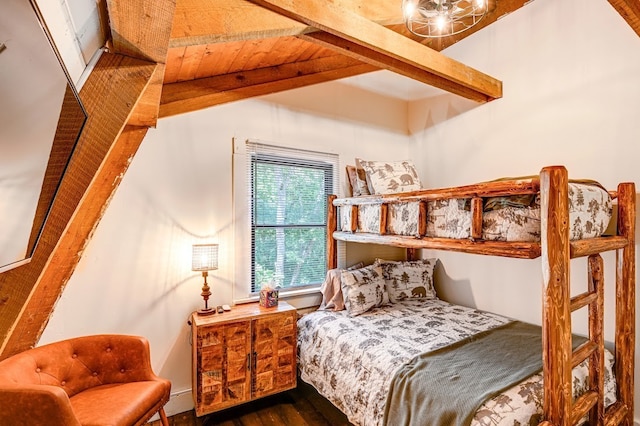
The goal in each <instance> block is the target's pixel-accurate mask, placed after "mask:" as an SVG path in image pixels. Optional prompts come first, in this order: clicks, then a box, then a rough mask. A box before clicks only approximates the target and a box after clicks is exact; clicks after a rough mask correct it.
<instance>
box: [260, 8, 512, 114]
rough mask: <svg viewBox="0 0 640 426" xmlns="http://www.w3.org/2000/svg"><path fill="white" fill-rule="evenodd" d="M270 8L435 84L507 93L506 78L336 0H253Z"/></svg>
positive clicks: (469, 93)
mask: <svg viewBox="0 0 640 426" xmlns="http://www.w3.org/2000/svg"><path fill="white" fill-rule="evenodd" d="M252 1H253V2H254V3H256V4H259V5H260V6H264V7H266V8H268V9H269V10H272V11H274V12H277V13H279V14H281V15H283V16H287V17H289V18H292V19H295V20H297V21H299V22H303V23H305V24H307V25H310V26H313V27H315V28H318V29H319V30H322V31H324V32H326V33H328V34H327V35H326V36H325V35H322V36H320V37H321V39H319V38H318V37H316V36H315V35H308V37H312V38H313V39H315V40H317V41H318V42H322V43H326V44H327V45H332V46H334V47H335V48H336V49H338V51H340V52H341V53H347V52H349V54H350V55H353V56H354V57H358V59H360V60H362V61H364V62H368V63H370V64H372V65H375V66H383V67H384V68H385V69H388V70H390V71H393V72H397V73H400V74H403V75H405V76H407V77H410V78H413V79H417V80H419V81H422V82H424V83H427V84H431V85H435V86H436V87H439V88H441V89H443V90H446V91H448V92H451V93H455V94H458V95H460V96H463V97H465V98H467V99H471V100H474V101H477V102H487V101H490V100H493V99H497V98H501V97H502V82H500V81H499V80H497V79H495V78H493V77H491V76H489V75H486V74H484V73H481V72H480V71H477V70H475V69H473V68H471V67H468V66H466V65H464V64H462V63H460V62H458V61H455V60H453V59H451V58H448V57H447V56H444V55H442V54H441V53H439V52H437V51H435V50H433V49H430V48H428V47H426V46H424V45H421V44H419V43H416V42H414V41H413V40H411V39H409V38H407V37H405V36H403V35H401V34H398V33H396V32H394V31H392V30H390V29H388V28H385V27H383V26H382V25H379V24H377V23H375V22H373V21H370V20H369V19H366V18H364V17H362V16H360V15H358V14H357V13H354V12H352V11H350V10H348V9H346V8H344V7H343V6H342V5H340V4H339V2H337V1H334V0H325V1H323V2H320V3H319V2H299V1H298V2H296V1H294V0H252Z"/></svg>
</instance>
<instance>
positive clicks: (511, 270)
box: [409, 0, 640, 418]
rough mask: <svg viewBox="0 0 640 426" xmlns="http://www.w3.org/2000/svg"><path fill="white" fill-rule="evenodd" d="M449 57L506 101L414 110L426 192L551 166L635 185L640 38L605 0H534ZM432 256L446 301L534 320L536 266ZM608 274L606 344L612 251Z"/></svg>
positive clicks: (444, 100)
mask: <svg viewBox="0 0 640 426" xmlns="http://www.w3.org/2000/svg"><path fill="white" fill-rule="evenodd" d="M445 53H446V54H448V55H449V56H451V57H453V58H455V59H458V60H460V61H462V62H463V63H465V64H468V65H470V66H472V67H474V68H476V69H479V70H481V71H483V72H486V73H488V74H490V75H492V76H494V77H496V78H498V79H501V80H502V81H503V84H504V97H503V98H502V99H499V100H496V101H493V102H491V103H489V104H487V105H482V106H475V107H472V108H470V106H469V104H468V103H466V102H464V101H460V100H459V99H457V98H455V97H453V96H449V95H444V96H439V97H437V98H434V99H431V100H429V101H421V102H413V103H412V104H411V105H410V111H409V116H410V123H409V126H410V128H411V130H412V131H413V133H414V136H413V138H414V142H415V148H414V149H415V151H416V152H417V155H416V158H418V159H419V160H418V161H419V164H420V171H421V176H422V177H423V179H424V182H425V183H426V184H427V185H428V186H430V187H442V186H454V185H460V184H468V183H473V182H478V181H484V180H490V179H495V178H498V177H503V176H521V175H527V174H537V173H538V172H539V170H540V169H541V168H542V167H544V166H547V165H555V164H562V165H565V166H566V167H567V169H568V170H569V175H570V177H574V178H585V177H586V178H593V179H597V180H599V181H600V182H601V183H602V184H604V185H605V186H606V187H607V188H609V189H615V186H616V185H617V183H618V182H622V181H634V182H636V183H637V184H640V167H638V158H639V157H640V144H638V137H639V135H640V120H638V117H637V112H638V111H640V80H639V79H638V75H640V38H639V37H638V36H637V35H636V34H635V33H634V32H633V31H632V30H631V28H630V27H629V26H628V25H626V23H625V22H624V21H623V20H622V18H621V17H620V16H619V15H618V14H617V13H616V12H615V10H614V9H613V8H612V7H611V6H610V5H609V4H608V3H607V2H606V1H581V0H563V1H553V0H537V1H535V2H533V3H531V4H529V5H527V6H525V7H523V8H522V9H521V10H519V11H517V12H515V13H513V14H511V15H509V16H507V17H506V18H504V19H502V20H500V21H499V22H497V23H496V24H495V25H492V26H491V27H489V28H488V29H485V30H483V31H481V32H480V33H478V34H475V35H473V36H471V37H469V38H468V39H465V40H464V41H463V42H461V43H459V44H456V45H454V46H453V47H451V48H450V49H448V50H447V51H446V52H445ZM428 255H433V256H437V257H439V258H440V259H441V260H442V266H441V268H440V271H439V277H440V285H439V288H438V291H439V294H440V295H441V296H443V297H445V298H447V299H449V300H452V301H455V302H461V303H463V304H467V305H472V306H476V307H478V308H480V309H485V310H490V311H494V312H499V313H502V314H506V315H509V316H513V317H517V318H520V319H523V320H527V321H531V322H536V323H539V322H540V316H541V309H542V308H541V290H540V283H541V270H540V269H541V268H540V261H539V260H533V261H531V260H511V259H500V258H488V257H483V256H471V255H463V254H455V253H445V252H432V253H428ZM605 268H606V275H605V279H606V286H607V291H606V309H607V312H608V313H607V315H606V323H605V326H606V339H607V340H609V341H611V340H613V336H614V333H613V326H614V319H615V316H614V313H613V309H614V306H615V292H614V287H615V281H614V276H615V275H614V255H613V253H608V254H607V255H606V256H605ZM572 274H573V280H574V281H573V283H572V285H573V289H574V294H577V293H578V292H583V291H585V290H586V265H585V263H584V261H581V260H576V261H574V262H573V263H572ZM574 320H575V322H576V323H577V325H578V327H577V331H579V332H583V333H584V332H586V325H585V318H584V315H582V314H574ZM636 327H638V324H637V325H636ZM636 352H640V351H639V350H638V349H636ZM639 361H640V358H638V356H636V365H640V364H638V362H639ZM638 370H639V369H638V368H636V383H637V384H638V385H637V386H636V407H638V406H639V405H640V375H639V374H638ZM637 413H639V411H638V409H636V418H637V417H638V414H637Z"/></svg>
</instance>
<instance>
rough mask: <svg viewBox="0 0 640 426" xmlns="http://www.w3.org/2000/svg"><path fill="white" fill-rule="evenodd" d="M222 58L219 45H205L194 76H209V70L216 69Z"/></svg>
mask: <svg viewBox="0 0 640 426" xmlns="http://www.w3.org/2000/svg"><path fill="white" fill-rule="evenodd" d="M226 54H227V53H226V52H225V55H226ZM222 59H223V55H222V51H221V50H220V45H217V44H208V45H206V46H205V49H204V53H203V56H202V60H201V61H200V65H198V69H197V70H196V74H195V78H204V77H209V76H211V75H212V74H211V71H212V70H214V71H215V70H216V69H218V65H219V64H220V62H221V60H222ZM165 81H166V80H165Z"/></svg>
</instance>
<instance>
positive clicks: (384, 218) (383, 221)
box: [353, 203, 388, 235]
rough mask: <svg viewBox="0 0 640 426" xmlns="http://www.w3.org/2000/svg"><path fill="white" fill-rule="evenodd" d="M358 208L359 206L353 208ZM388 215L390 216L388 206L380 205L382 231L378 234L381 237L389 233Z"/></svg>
mask: <svg viewBox="0 0 640 426" xmlns="http://www.w3.org/2000/svg"><path fill="white" fill-rule="evenodd" d="M353 207H357V206H353ZM387 214H388V206H387V204H384V203H383V204H380V216H379V217H380V229H379V230H378V233H379V234H380V235H385V234H386V233H387Z"/></svg>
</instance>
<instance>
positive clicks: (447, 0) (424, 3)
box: [402, 0, 488, 37]
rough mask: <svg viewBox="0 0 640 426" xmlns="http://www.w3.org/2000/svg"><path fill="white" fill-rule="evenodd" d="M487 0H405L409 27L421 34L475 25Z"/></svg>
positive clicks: (450, 32)
mask: <svg viewBox="0 0 640 426" xmlns="http://www.w3.org/2000/svg"><path fill="white" fill-rule="evenodd" d="M487 2H488V0H402V11H403V15H404V22H405V24H406V25H407V29H408V30H409V31H411V32H412V33H413V34H415V35H417V36H420V37H445V36H450V35H454V34H458V33H461V32H463V31H466V30H468V29H469V28H471V27H473V26H474V25H476V24H477V23H478V22H480V21H481V20H482V18H484V15H486V14H487Z"/></svg>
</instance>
